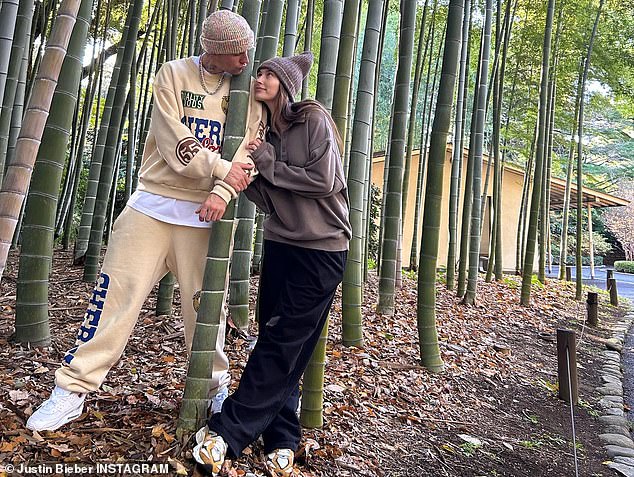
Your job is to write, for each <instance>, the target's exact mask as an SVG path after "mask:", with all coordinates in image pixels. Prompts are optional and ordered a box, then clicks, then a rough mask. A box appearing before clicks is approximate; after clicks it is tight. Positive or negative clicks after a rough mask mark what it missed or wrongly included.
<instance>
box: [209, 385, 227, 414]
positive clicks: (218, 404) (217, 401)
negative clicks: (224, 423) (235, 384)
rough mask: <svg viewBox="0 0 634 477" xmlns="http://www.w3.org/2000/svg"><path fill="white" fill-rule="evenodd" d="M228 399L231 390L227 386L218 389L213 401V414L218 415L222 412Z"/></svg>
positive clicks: (211, 406)
mask: <svg viewBox="0 0 634 477" xmlns="http://www.w3.org/2000/svg"><path fill="white" fill-rule="evenodd" d="M227 397H229V388H228V387H227V386H222V387H221V388H219V389H218V392H217V393H216V395H215V396H214V397H213V399H212V400H211V405H210V408H211V413H212V414H217V413H219V412H220V411H221V409H222V403H223V402H225V399H227Z"/></svg>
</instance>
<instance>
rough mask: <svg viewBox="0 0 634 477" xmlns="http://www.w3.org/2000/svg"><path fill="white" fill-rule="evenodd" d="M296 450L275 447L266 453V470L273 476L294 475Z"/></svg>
mask: <svg viewBox="0 0 634 477" xmlns="http://www.w3.org/2000/svg"><path fill="white" fill-rule="evenodd" d="M294 460H295V452H293V451H292V450H291V449H275V450H274V451H273V452H271V453H270V454H267V455H266V459H265V464H266V470H267V471H268V472H269V475H271V477H290V476H292V475H293V461H294Z"/></svg>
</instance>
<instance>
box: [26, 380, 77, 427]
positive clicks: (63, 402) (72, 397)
mask: <svg viewBox="0 0 634 477" xmlns="http://www.w3.org/2000/svg"><path fill="white" fill-rule="evenodd" d="M85 399H86V394H79V393H74V392H71V391H66V390H65V389H62V388H60V387H59V386H55V388H54V389H53V392H52V393H51V397H50V398H48V399H47V400H46V401H44V402H43V403H42V405H41V406H40V407H39V408H38V409H37V411H35V412H34V413H33V414H32V415H31V417H29V420H28V421H26V427H27V428H28V429H31V430H32V431H54V430H55V429H58V428H60V427H62V426H63V425H64V424H66V423H68V422H70V421H72V420H74V419H77V418H78V417H79V416H81V413H82V410H83V409H84V400H85Z"/></svg>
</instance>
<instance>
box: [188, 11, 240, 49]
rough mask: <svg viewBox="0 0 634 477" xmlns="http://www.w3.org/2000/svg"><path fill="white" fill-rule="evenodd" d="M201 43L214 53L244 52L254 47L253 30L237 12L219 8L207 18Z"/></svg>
mask: <svg viewBox="0 0 634 477" xmlns="http://www.w3.org/2000/svg"><path fill="white" fill-rule="evenodd" d="M200 43H201V45H202V47H203V50H205V52H206V53H209V54H212V55H230V54H238V53H243V52H245V51H247V50H248V49H249V48H251V47H253V30H251V27H250V26H249V24H248V23H247V21H246V20H245V19H244V18H243V17H241V16H240V15H238V14H237V13H233V12H232V11H230V10H218V11H216V12H214V13H212V14H211V15H209V16H208V17H207V18H205V21H204V22H203V27H202V33H201V34H200Z"/></svg>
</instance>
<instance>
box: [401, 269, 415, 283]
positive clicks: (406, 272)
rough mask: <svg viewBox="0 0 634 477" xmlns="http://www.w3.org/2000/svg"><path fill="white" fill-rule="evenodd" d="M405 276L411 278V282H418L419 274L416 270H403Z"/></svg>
mask: <svg viewBox="0 0 634 477" xmlns="http://www.w3.org/2000/svg"><path fill="white" fill-rule="evenodd" d="M402 273H403V276H404V277H406V278H409V279H410V280H416V277H417V276H418V274H417V273H416V272H415V271H414V270H407V269H406V268H403V269H402Z"/></svg>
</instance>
